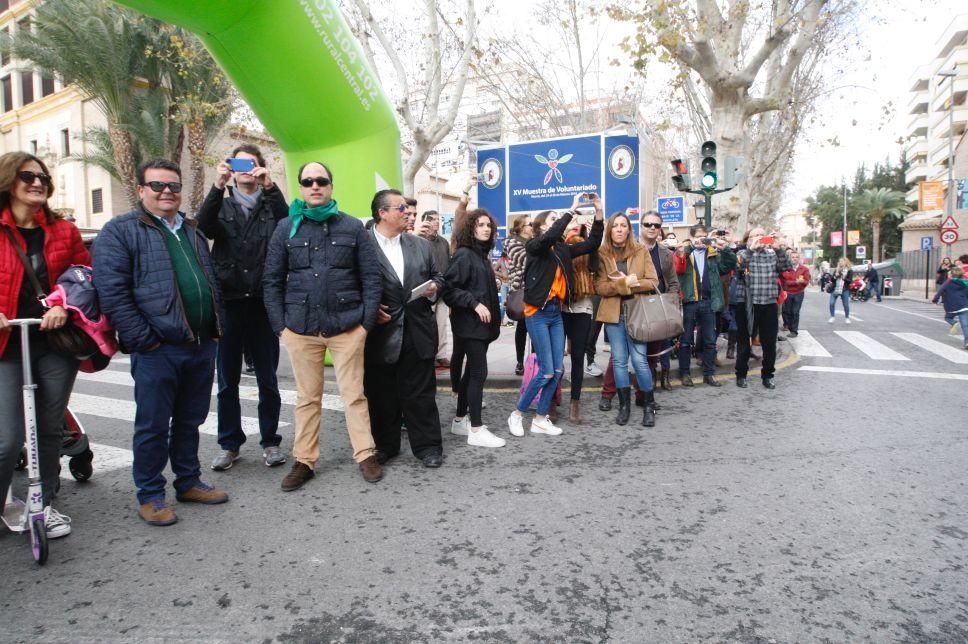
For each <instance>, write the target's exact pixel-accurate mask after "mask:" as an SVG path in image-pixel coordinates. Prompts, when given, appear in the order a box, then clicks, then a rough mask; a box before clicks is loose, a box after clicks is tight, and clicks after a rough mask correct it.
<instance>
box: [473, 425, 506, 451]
mask: <svg viewBox="0 0 968 644" xmlns="http://www.w3.org/2000/svg"><path fill="white" fill-rule="evenodd" d="M467 444H468V445H474V446H476V447H504V446H505V445H506V444H507V441H505V440H504V439H503V438H499V437H497V436H495V435H494V434H492V433H491V432H490V431H488V429H487V425H481V426H480V427H478V428H477V429H476V430H475V429H474V428H473V427H472V428H471V429H470V431H468V432H467Z"/></svg>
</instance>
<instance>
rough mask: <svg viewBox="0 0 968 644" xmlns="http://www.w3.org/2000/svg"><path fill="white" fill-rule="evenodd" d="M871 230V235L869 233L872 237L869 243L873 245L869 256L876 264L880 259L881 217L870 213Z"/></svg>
mask: <svg viewBox="0 0 968 644" xmlns="http://www.w3.org/2000/svg"><path fill="white" fill-rule="evenodd" d="M871 230H872V232H873V235H871V236H872V237H873V240H872V241H871V245H872V246H873V248H872V249H871V258H872V260H873V262H874V263H875V264H876V263H877V262H879V261H881V218H880V217H877V216H875V215H873V214H872V215H871Z"/></svg>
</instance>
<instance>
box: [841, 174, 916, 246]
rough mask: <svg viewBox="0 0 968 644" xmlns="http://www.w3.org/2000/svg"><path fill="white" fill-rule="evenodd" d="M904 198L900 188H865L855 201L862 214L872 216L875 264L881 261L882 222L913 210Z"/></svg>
mask: <svg viewBox="0 0 968 644" xmlns="http://www.w3.org/2000/svg"><path fill="white" fill-rule="evenodd" d="M904 200H905V196H904V193H903V192H900V191H898V190H890V189H888V188H873V189H867V190H864V191H863V192H862V193H860V194H859V195H858V196H857V200H856V201H855V202H854V203H855V206H856V208H857V209H858V211H859V212H860V213H861V214H862V215H867V216H868V217H870V220H871V229H872V231H873V240H872V242H871V243H872V245H873V246H874V248H873V249H872V250H873V252H872V255H873V260H874V263H875V264H876V263H877V262H879V261H881V257H880V255H881V250H880V249H881V222H882V221H883V220H884V219H885V218H891V217H901V216H903V215H906V214H907V213H909V212H911V208H910V207H908V205H907V204H906V203H905V201H904Z"/></svg>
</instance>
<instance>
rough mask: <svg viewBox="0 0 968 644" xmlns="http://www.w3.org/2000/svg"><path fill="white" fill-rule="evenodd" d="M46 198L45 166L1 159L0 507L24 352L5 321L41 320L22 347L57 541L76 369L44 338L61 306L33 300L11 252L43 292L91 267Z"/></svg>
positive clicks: (49, 190)
mask: <svg viewBox="0 0 968 644" xmlns="http://www.w3.org/2000/svg"><path fill="white" fill-rule="evenodd" d="M52 194H54V184H53V181H52V180H51V176H50V171H49V170H48V169H47V166H46V165H44V162H43V161H41V160H40V159H38V158H37V157H36V156H34V155H31V154H26V153H24V152H8V153H7V154H4V155H3V156H0V229H2V230H0V410H3V422H2V423H0V507H3V506H4V503H5V499H6V496H7V490H8V488H9V487H10V481H11V479H12V478H13V469H14V466H15V465H16V463H17V459H18V458H19V456H20V449H21V448H22V447H23V445H24V439H25V429H24V409H23V398H22V389H21V388H22V387H23V347H21V344H20V333H19V329H13V328H12V327H11V325H10V324H9V322H8V320H10V319H14V318H40V319H41V323H40V325H39V326H32V327H30V335H29V339H28V342H29V349H30V363H31V365H30V366H31V370H32V374H33V379H34V383H35V384H36V385H37V389H36V397H37V398H36V403H37V405H36V410H37V411H36V413H37V452H38V456H39V460H40V477H41V480H42V484H43V494H44V506H45V508H44V512H45V523H46V526H47V536H48V537H49V538H56V537H63V536H66V535H68V534H70V532H71V520H70V518H69V517H67V516H64V515H63V514H61V513H59V512H57V511H56V510H54V509H53V508H52V507H51V505H50V504H51V501H52V500H53V498H54V494H55V493H56V491H57V478H58V475H59V474H58V473H59V470H60V467H59V461H60V447H61V440H62V437H61V430H62V428H63V426H64V412H65V410H66V408H67V400H68V398H69V397H70V395H71V389H72V388H73V386H74V378H75V377H76V376H77V369H78V366H79V364H80V363H79V362H78V361H77V360H76V359H75V358H73V357H69V356H64V355H61V354H59V353H54V352H53V351H52V350H51V349H50V347H49V346H48V343H47V340H46V337H45V336H46V334H47V333H48V332H50V331H53V330H54V329H59V328H60V327H62V326H64V325H65V324H66V323H67V321H68V316H67V311H66V310H65V309H64V308H63V307H60V306H54V307H51V308H49V309H48V308H46V307H45V306H44V304H42V303H41V302H40V301H39V300H38V294H37V292H36V291H35V289H34V286H33V285H32V282H31V280H30V278H29V277H28V275H27V270H26V267H25V266H24V263H23V261H22V260H21V259H20V256H19V254H18V253H17V248H19V249H20V251H22V252H23V253H24V255H26V257H27V258H28V261H29V262H30V265H31V267H32V268H33V272H34V274H35V275H36V277H37V279H38V280H39V282H40V285H41V286H42V287H43V288H44V290H45V291H46V292H47V293H49V292H50V290H51V289H52V288H53V287H54V284H55V283H56V281H57V278H58V277H60V275H61V273H63V272H64V271H65V270H67V267H68V266H70V265H71V264H87V265H90V263H91V256H90V254H89V253H88V252H87V249H86V248H85V247H84V243H83V242H82V241H81V234H80V232H79V231H78V230H77V227H75V226H74V224H72V223H70V222H68V221H66V220H65V219H63V218H62V217H61V216H59V215H57V214H55V213H54V212H53V211H52V210H51V209H50V206H49V205H48V204H47V200H48V199H49V198H50V196H51V195H52ZM15 245H16V247H15ZM12 331H13V332H12Z"/></svg>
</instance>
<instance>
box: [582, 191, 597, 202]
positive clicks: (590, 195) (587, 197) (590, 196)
mask: <svg viewBox="0 0 968 644" xmlns="http://www.w3.org/2000/svg"><path fill="white" fill-rule="evenodd" d="M596 196H597V195H596V194H595V193H594V192H586V193H585V194H583V195H582V196H581V197H582V199H584V200H586V201H591V200H592V199H594V198H595V197H596Z"/></svg>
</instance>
